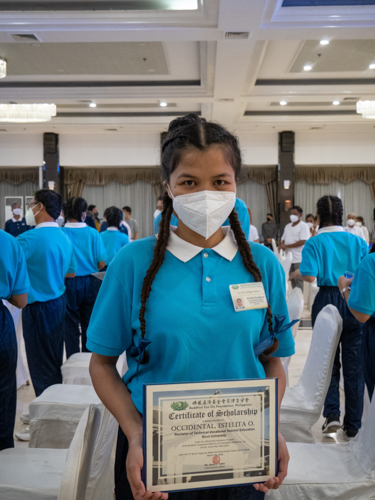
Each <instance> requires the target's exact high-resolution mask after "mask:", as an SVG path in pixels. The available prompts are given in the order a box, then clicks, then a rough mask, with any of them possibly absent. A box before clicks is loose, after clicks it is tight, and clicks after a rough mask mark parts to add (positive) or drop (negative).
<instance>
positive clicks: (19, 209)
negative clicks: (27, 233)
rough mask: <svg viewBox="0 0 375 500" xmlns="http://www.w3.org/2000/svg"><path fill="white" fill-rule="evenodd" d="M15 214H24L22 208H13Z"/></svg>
mask: <svg viewBox="0 0 375 500" xmlns="http://www.w3.org/2000/svg"><path fill="white" fill-rule="evenodd" d="M13 213H14V215H22V208H13Z"/></svg>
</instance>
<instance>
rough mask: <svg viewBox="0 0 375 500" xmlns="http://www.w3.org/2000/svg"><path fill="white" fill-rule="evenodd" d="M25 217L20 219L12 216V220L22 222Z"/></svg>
mask: <svg viewBox="0 0 375 500" xmlns="http://www.w3.org/2000/svg"><path fill="white" fill-rule="evenodd" d="M22 220H23V217H20V218H19V219H18V220H17V219H15V218H14V217H12V222H22Z"/></svg>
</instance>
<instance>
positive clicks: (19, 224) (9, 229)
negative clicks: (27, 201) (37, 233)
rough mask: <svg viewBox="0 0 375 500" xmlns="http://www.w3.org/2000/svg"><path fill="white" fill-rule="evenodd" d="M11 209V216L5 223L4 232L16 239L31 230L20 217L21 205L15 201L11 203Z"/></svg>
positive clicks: (23, 218)
mask: <svg viewBox="0 0 375 500" xmlns="http://www.w3.org/2000/svg"><path fill="white" fill-rule="evenodd" d="M11 208H12V214H13V216H12V218H11V219H9V220H7V221H6V223H5V232H6V233H9V234H11V235H12V236H14V237H15V238H17V236H19V235H20V234H22V233H25V232H26V231H28V230H29V229H31V227H30V226H28V225H27V224H26V219H25V217H22V208H21V203H19V202H18V201H15V202H14V203H12V205H11Z"/></svg>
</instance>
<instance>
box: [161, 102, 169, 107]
mask: <svg viewBox="0 0 375 500" xmlns="http://www.w3.org/2000/svg"><path fill="white" fill-rule="evenodd" d="M160 106H161V107H162V108H165V107H166V106H168V104H167V103H166V102H164V101H161V103H160Z"/></svg>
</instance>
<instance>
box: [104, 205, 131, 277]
mask: <svg viewBox="0 0 375 500" xmlns="http://www.w3.org/2000/svg"><path fill="white" fill-rule="evenodd" d="M104 214H105V215H104V216H105V218H106V219H107V224H108V228H107V230H106V231H104V232H103V233H102V232H101V233H100V236H101V238H102V240H103V243H104V246H105V251H106V253H107V258H106V259H105V268H103V270H106V268H107V267H108V266H109V264H110V263H111V262H112V260H113V259H114V257H115V255H116V254H117V252H118V251H119V250H121V248H123V247H124V246H126V245H127V244H128V243H129V238H128V236H127V235H126V234H123V233H122V232H121V230H120V228H121V227H122V224H121V223H122V210H120V209H119V208H117V207H109V208H107V209H106V211H105V212H104Z"/></svg>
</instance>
